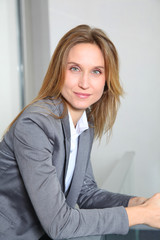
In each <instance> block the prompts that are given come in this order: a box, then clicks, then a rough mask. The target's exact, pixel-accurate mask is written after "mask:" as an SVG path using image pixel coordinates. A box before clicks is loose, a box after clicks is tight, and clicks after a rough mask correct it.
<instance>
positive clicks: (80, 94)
mask: <svg viewBox="0 0 160 240" xmlns="http://www.w3.org/2000/svg"><path fill="white" fill-rule="evenodd" d="M75 94H76V96H77V97H79V98H81V99H86V98H88V97H89V96H90V95H91V94H89V93H79V92H75Z"/></svg>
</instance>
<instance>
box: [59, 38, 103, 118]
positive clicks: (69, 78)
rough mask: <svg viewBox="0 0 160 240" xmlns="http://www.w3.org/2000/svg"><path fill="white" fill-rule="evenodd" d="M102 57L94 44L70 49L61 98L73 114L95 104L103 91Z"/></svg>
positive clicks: (83, 44)
mask: <svg viewBox="0 0 160 240" xmlns="http://www.w3.org/2000/svg"><path fill="white" fill-rule="evenodd" d="M104 85H105V65H104V57H103V54H102V52H101V50H100V48H99V47H98V46H97V45H96V44H91V43H80V44H77V45H75V46H74V47H72V48H71V50H70V52H69V55H68V58H67V64H66V70H65V79H64V85H63V88H62V92H61V93H62V96H63V97H64V98H65V100H66V102H67V106H68V108H69V110H70V112H71V115H72V113H73V114H80V115H81V114H82V113H83V111H84V110H85V109H87V108H88V107H89V106H91V105H92V104H93V103H95V102H97V101H98V100H99V99H100V98H101V96H102V94H103V90H104Z"/></svg>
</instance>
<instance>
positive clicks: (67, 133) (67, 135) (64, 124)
mask: <svg viewBox="0 0 160 240" xmlns="http://www.w3.org/2000/svg"><path fill="white" fill-rule="evenodd" d="M62 127H63V132H64V145H65V155H66V157H65V163H64V165H65V166H64V175H63V176H64V177H63V192H64V191H65V178H66V174H67V168H68V163H69V155H70V144H71V143H70V126H69V119H68V115H66V116H65V118H63V119H62Z"/></svg>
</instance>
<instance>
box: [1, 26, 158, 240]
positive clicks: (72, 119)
mask: <svg viewBox="0 0 160 240" xmlns="http://www.w3.org/2000/svg"><path fill="white" fill-rule="evenodd" d="M122 93H123V90H122V88H121V86H120V83H119V78H118V56H117V52H116V49H115V47H114V45H113V43H112V42H111V41H110V40H109V38H108V37H107V36H106V35H105V33H104V32H103V31H102V30H100V29H94V28H93V29H92V28H90V27H89V26H87V25H80V26H77V27H76V28H74V29H72V30H70V31H69V32H68V33H66V34H65V35H64V37H63V38H62V39H61V40H60V42H59V44H58V46H57V48H56V50H55V52H54V54H53V57H52V59H51V62H50V65H49V68H48V71H47V74H46V76H45V79H44V82H43V85H42V87H41V89H40V92H39V94H38V96H37V97H36V99H34V101H33V102H32V103H31V104H29V105H28V106H27V107H26V108H25V109H24V110H23V111H22V112H21V113H20V114H19V115H18V116H17V118H16V119H15V120H14V121H13V122H12V123H11V125H10V126H9V129H8V131H7V133H6V134H5V136H4V138H3V141H2V142H1V143H0V183H1V185H0V239H7V240H10V239H12V240H13V239H16V240H18V239H23V240H25V239H26V240H28V239H32V240H34V239H47V236H49V237H50V238H51V239H55V238H57V239H58V238H59V239H60V238H71V237H79V236H87V235H97V234H109V233H119V234H126V233H127V232H128V229H129V226H132V225H135V224H141V223H144V224H149V225H151V226H155V227H160V223H158V221H159V220H158V219H160V206H159V205H160V196H159V194H157V195H155V196H154V197H153V198H151V199H149V200H147V201H146V199H145V198H141V197H131V196H126V195H121V194H115V193H111V192H107V191H105V190H101V189H98V187H97V185H96V183H95V180H94V177H93V173H92V167H91V163H90V151H91V147H92V142H93V138H94V137H98V138H101V136H102V134H103V132H104V131H105V132H107V133H108V132H109V131H111V128H112V125H113V123H114V121H115V118H116V113H117V108H118V104H119V97H120V96H121V95H122ZM76 204H77V205H78V206H79V208H78V207H75V205H76ZM93 219H94V221H93ZM45 233H46V235H44V234H45ZM41 236H44V237H42V238H41Z"/></svg>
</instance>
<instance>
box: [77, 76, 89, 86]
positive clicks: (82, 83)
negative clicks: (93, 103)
mask: <svg viewBox="0 0 160 240" xmlns="http://www.w3.org/2000/svg"><path fill="white" fill-rule="evenodd" d="M78 85H79V87H80V88H83V89H87V88H89V74H88V73H83V74H82V75H81V76H80V79H79V84H78Z"/></svg>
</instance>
